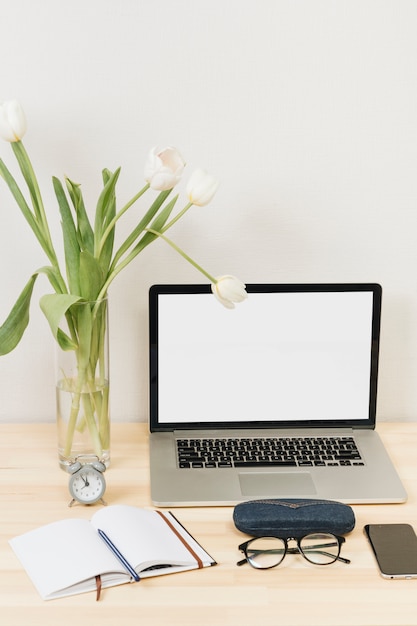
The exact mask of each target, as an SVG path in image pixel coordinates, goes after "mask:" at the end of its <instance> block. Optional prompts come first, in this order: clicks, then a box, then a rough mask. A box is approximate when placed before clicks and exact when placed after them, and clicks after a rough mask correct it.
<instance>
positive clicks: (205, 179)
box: [187, 170, 219, 206]
mask: <svg viewBox="0 0 417 626" xmlns="http://www.w3.org/2000/svg"><path fill="white" fill-rule="evenodd" d="M218 186H219V182H218V181H217V180H216V179H215V178H214V177H213V176H211V175H210V174H207V172H205V171H204V170H196V171H195V172H194V173H193V175H192V176H191V178H190V180H189V181H188V185H187V196H188V199H189V201H190V202H191V204H196V205H197V206H205V205H206V204H208V203H209V202H210V200H211V199H212V198H213V196H214V194H215V193H216V191H217V188H218Z"/></svg>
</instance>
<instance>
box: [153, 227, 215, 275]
mask: <svg viewBox="0 0 417 626" xmlns="http://www.w3.org/2000/svg"><path fill="white" fill-rule="evenodd" d="M146 230H147V232H148V233H152V234H153V235H157V237H160V238H161V239H163V240H164V241H165V242H166V243H167V244H168V245H170V246H171V248H174V250H175V251H176V252H178V254H180V255H181V256H182V257H183V258H184V259H185V260H186V261H188V263H190V264H191V265H192V266H193V267H195V268H196V270H198V271H199V272H201V273H202V274H204V276H206V278H208V279H209V281H210V282H211V283H213V284H216V283H217V278H214V276H212V275H211V274H209V273H208V272H206V270H205V269H203V268H202V267H201V265H199V264H198V263H196V261H194V259H192V258H191V257H189V256H188V254H186V253H185V252H184V250H181V248H180V247H179V246H177V244H176V243H174V242H173V241H172V240H171V239H168V237H166V236H165V235H163V234H162V233H160V232H158V231H157V230H153V228H146Z"/></svg>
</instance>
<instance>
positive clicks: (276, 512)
mask: <svg viewBox="0 0 417 626" xmlns="http://www.w3.org/2000/svg"><path fill="white" fill-rule="evenodd" d="M233 521H234V523H235V526H236V528H237V529H238V530H241V531H242V532H244V533H246V534H248V535H252V536H253V537H281V538H285V539H287V538H289V537H294V538H297V537H303V536H304V535H308V534H309V533H316V532H322V533H323V532H326V533H332V534H333V535H344V534H346V533H349V532H350V531H351V530H353V528H354V527H355V515H354V513H353V510H352V508H351V507H350V506H348V505H347V504H343V503H342V502H336V501H334V500H313V499H287V500H283V499H267V500H250V501H249V502H241V503H240V504H237V505H236V506H235V508H234V510H233Z"/></svg>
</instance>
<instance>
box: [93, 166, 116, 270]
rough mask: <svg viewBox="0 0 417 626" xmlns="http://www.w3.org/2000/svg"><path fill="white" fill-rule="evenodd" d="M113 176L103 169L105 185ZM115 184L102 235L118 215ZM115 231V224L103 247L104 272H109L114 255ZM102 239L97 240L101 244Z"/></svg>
mask: <svg viewBox="0 0 417 626" xmlns="http://www.w3.org/2000/svg"><path fill="white" fill-rule="evenodd" d="M119 171H120V170H119ZM117 176H118V174H117ZM112 177H113V174H112V173H111V172H109V170H103V182H104V184H105V185H107V184H108V183H109V181H112V180H113V178H112ZM116 182H117V178H116V179H115V180H114V186H115V185H116ZM114 186H113V193H112V194H110V195H109V197H108V201H107V206H106V210H105V212H104V213H103V224H102V233H101V235H102V234H103V233H104V231H105V230H106V228H107V226H108V225H109V224H110V222H111V221H112V220H113V218H114V217H115V215H116V195H115V188H114ZM115 231H116V227H115V226H113V228H112V229H111V231H110V233H109V234H108V236H107V238H106V241H105V243H104V245H103V248H102V249H101V251H100V255H99V262H100V267H101V268H102V270H103V273H104V274H107V272H108V269H109V265H110V262H111V258H112V255H113V245H114V236H115ZM101 235H100V240H101ZM100 240H97V245H99V243H100ZM96 254H97V251H96Z"/></svg>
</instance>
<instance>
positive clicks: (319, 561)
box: [237, 533, 350, 569]
mask: <svg viewBox="0 0 417 626" xmlns="http://www.w3.org/2000/svg"><path fill="white" fill-rule="evenodd" d="M289 541H296V542H297V547H296V548H289V547H288V542H289ZM344 543H345V538H344V537H338V536H337V535H332V534H330V533H314V534H310V535H305V536H304V537H300V538H298V539H296V538H293V537H289V538H288V539H281V538H279V537H255V539H249V541H245V543H242V544H241V545H240V546H239V550H240V551H241V552H243V554H244V555H245V558H244V559H243V560H242V561H238V563H237V565H244V564H245V563H246V562H247V563H249V565H252V567H255V568H256V569H269V568H271V567H276V566H277V565H279V564H280V563H281V562H282V561H283V560H284V557H285V555H286V554H298V553H300V554H301V555H302V556H303V557H304V558H305V559H306V560H307V561H309V562H310V563H313V564H314V565H331V564H332V563H334V562H335V561H341V562H342V563H350V561H349V559H344V558H343V557H341V556H340V550H341V547H342V545H343V544H344Z"/></svg>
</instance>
